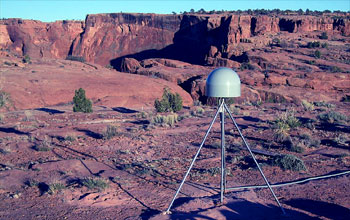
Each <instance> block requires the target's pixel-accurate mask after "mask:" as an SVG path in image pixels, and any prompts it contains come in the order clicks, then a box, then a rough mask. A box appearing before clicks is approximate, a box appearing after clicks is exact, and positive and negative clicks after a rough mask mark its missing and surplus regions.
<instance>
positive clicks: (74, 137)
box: [64, 134, 77, 142]
mask: <svg viewBox="0 0 350 220" xmlns="http://www.w3.org/2000/svg"><path fill="white" fill-rule="evenodd" d="M76 139H77V137H76V136H75V135H74V134H71V135H66V136H65V137H64V140H65V141H69V142H73V141H75V140H76Z"/></svg>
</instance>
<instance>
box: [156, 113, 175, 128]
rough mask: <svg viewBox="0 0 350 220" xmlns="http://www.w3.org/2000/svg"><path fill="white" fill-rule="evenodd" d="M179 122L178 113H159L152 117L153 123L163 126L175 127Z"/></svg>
mask: <svg viewBox="0 0 350 220" xmlns="http://www.w3.org/2000/svg"><path fill="white" fill-rule="evenodd" d="M177 122H178V115H177V114H176V113H173V114H169V115H160V114H157V115H156V116H154V117H152V119H151V124H156V125H161V126H170V127H173V126H174V125H175V123H177Z"/></svg>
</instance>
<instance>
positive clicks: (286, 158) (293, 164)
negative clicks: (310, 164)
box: [271, 154, 306, 171]
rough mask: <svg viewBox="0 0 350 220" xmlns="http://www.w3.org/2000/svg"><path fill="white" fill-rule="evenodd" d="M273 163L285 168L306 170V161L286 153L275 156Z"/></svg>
mask: <svg viewBox="0 0 350 220" xmlns="http://www.w3.org/2000/svg"><path fill="white" fill-rule="evenodd" d="M271 165H273V166H279V167H281V168H282V169H283V170H293V171H303V170H306V166H305V164H304V162H303V161H302V160H301V159H299V158H298V157H296V156H294V155H291V154H286V155H279V156H276V157H274V158H273V159H272V160H271Z"/></svg>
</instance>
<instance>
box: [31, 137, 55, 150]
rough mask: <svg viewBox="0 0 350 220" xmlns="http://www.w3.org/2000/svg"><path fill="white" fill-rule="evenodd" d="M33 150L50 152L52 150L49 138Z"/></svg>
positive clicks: (36, 145)
mask: <svg viewBox="0 0 350 220" xmlns="http://www.w3.org/2000/svg"><path fill="white" fill-rule="evenodd" d="M32 148H33V149H34V150H36V151H40V152H46V151H50V150H51V143H50V141H49V140H48V139H47V138H45V139H44V140H42V141H40V142H39V143H37V144H35V145H34V146H33V147H32Z"/></svg>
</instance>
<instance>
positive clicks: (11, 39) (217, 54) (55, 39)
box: [0, 13, 350, 65]
mask: <svg viewBox="0 0 350 220" xmlns="http://www.w3.org/2000/svg"><path fill="white" fill-rule="evenodd" d="M280 31H286V32H290V33H295V32H311V31H326V32H328V33H329V34H343V35H345V36H350V19H349V18H346V17H342V18H339V17H337V18H332V17H329V16H328V17H326V16H324V17H322V16H319V17H316V16H281V17H276V16H272V15H271V16H270V15H263V16H251V15H234V14H220V15H156V14H124V13H117V14H96V15H88V16H87V17H86V20H85V22H78V21H57V22H53V23H43V22H40V21H32V20H20V19H7V20H1V21H0V48H1V49H9V50H11V51H14V52H16V53H19V54H21V55H24V54H28V55H30V56H33V57H50V58H65V57H66V56H67V55H69V54H71V55H74V56H82V57H84V58H85V59H86V60H87V61H90V62H94V63H99V64H102V65H106V64H109V63H110V62H111V61H113V60H114V59H116V58H119V57H123V56H131V57H134V58H150V57H167V58H173V59H179V60H184V61H188V62H193V63H210V62H212V64H215V63H224V64H225V62H226V64H227V62H228V61H225V60H218V59H226V58H231V57H232V56H237V55H239V54H237V51H235V50H234V48H235V46H236V45H237V44H239V43H240V41H241V40H244V39H247V38H250V37H253V36H256V35H264V34H266V33H277V32H280ZM211 58H215V59H216V60H215V62H214V61H213V60H211Z"/></svg>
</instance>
